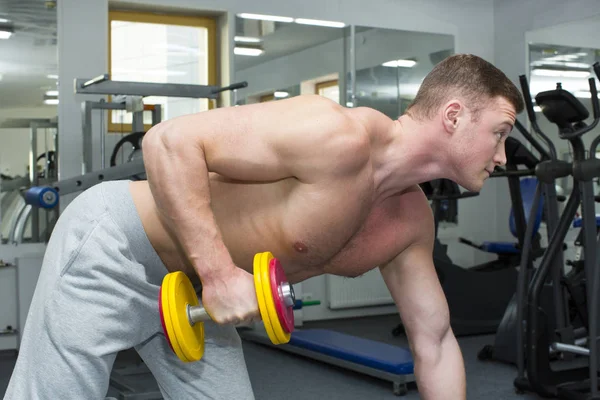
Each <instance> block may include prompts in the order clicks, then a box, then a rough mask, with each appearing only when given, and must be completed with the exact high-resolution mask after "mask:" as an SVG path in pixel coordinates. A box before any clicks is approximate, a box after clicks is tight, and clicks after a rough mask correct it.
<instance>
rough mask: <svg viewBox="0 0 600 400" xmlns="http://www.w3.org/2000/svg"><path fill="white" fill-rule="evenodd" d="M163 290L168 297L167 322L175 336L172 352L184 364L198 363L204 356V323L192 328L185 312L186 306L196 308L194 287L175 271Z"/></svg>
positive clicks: (186, 311) (198, 323) (196, 297)
mask: <svg viewBox="0 0 600 400" xmlns="http://www.w3.org/2000/svg"><path fill="white" fill-rule="evenodd" d="M165 289H166V293H167V296H168V304H167V307H168V309H169V315H170V318H169V320H170V321H171V324H172V330H173V332H174V334H175V336H174V339H175V340H172V341H174V342H177V345H178V346H173V347H174V350H175V352H176V353H177V356H178V357H179V358H180V359H181V360H182V361H184V362H193V361H198V360H200V359H201V358H202V356H203V355H204V323H202V322H197V323H195V324H194V325H193V326H192V325H191V324H190V321H189V319H188V310H187V306H188V304H189V305H190V306H198V296H196V292H195V291H194V287H193V286H192V283H191V282H190V280H189V279H188V277H187V276H186V275H185V274H184V273H183V272H181V271H177V272H173V273H172V277H171V278H170V279H169V280H168V281H167V286H166V287H165V288H163V290H165ZM177 347H179V349H177ZM177 350H179V351H177Z"/></svg>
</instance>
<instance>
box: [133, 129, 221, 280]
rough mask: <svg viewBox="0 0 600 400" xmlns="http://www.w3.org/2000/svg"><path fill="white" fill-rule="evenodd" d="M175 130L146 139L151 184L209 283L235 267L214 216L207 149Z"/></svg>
mask: <svg viewBox="0 0 600 400" xmlns="http://www.w3.org/2000/svg"><path fill="white" fill-rule="evenodd" d="M171 125H172V123H170V122H166V123H165V124H164V125H163V126H157V127H155V128H154V130H151V131H149V132H148V134H146V137H145V138H144V143H143V146H144V164H145V167H146V174H147V177H148V183H149V186H150V190H151V191H152V195H153V197H154V201H155V202H156V205H157V208H158V211H159V215H160V217H161V219H162V220H163V222H164V223H165V225H166V226H167V228H168V229H169V230H170V231H171V232H172V233H173V234H174V235H175V237H176V238H177V240H178V242H179V244H180V245H181V247H182V248H183V250H184V252H185V255H186V257H187V258H188V259H189V261H190V262H191V263H192V265H193V267H194V269H195V270H196V272H197V273H198V275H199V276H200V278H201V279H202V280H203V281H205V282H206V281H208V280H210V279H211V278H212V277H213V276H215V273H216V272H222V271H218V269H219V268H221V267H230V266H232V265H233V264H232V262H231V258H230V255H229V253H228V251H227V248H226V247H225V245H224V243H223V240H222V237H221V233H220V230H219V228H218V226H217V223H216V221H215V217H214V214H213V212H212V208H211V204H210V185H209V180H208V167H207V165H206V160H205V157H204V154H203V151H202V148H199V146H197V145H194V144H193V143H189V142H187V141H186V140H185V138H184V136H185V135H183V134H182V133H181V131H177V130H176V129H173V128H171V129H169V126H171ZM168 130H172V131H168Z"/></svg>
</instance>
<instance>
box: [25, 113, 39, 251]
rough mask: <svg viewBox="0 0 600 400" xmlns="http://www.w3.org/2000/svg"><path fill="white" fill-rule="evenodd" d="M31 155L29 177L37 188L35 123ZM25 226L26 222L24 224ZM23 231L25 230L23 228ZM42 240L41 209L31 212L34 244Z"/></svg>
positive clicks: (36, 132)
mask: <svg viewBox="0 0 600 400" xmlns="http://www.w3.org/2000/svg"><path fill="white" fill-rule="evenodd" d="M30 135H31V154H30V157H31V159H30V162H29V168H30V171H29V176H30V178H31V185H32V186H37V185H39V176H38V170H37V154H38V140H37V139H38V124H37V123H35V122H32V123H31V131H30ZM23 225H25V222H23ZM23 231H25V228H24V227H23ZM39 240H40V213H39V209H38V208H36V209H34V210H31V241H32V242H34V243H37V242H39Z"/></svg>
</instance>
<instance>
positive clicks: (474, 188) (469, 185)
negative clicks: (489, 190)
mask: <svg viewBox="0 0 600 400" xmlns="http://www.w3.org/2000/svg"><path fill="white" fill-rule="evenodd" d="M484 183H485V181H484V180H482V181H481V182H465V183H464V184H463V185H460V186H462V187H463V188H465V189H466V190H468V191H469V192H476V193H479V192H480V191H481V189H482V188H483V185H484Z"/></svg>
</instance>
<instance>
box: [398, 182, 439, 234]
mask: <svg viewBox="0 0 600 400" xmlns="http://www.w3.org/2000/svg"><path fill="white" fill-rule="evenodd" d="M392 199H393V200H392V202H393V203H392V204H391V205H390V206H391V207H394V208H395V210H396V216H397V218H398V219H397V221H398V223H399V224H400V225H401V226H402V229H403V230H405V229H407V230H409V232H411V235H410V236H411V240H410V242H411V243H412V242H429V241H430V240H431V241H432V240H433V234H434V226H433V213H432V210H431V207H430V205H429V201H428V200H427V197H426V196H425V193H423V190H422V189H421V188H420V187H419V185H414V186H410V187H409V188H407V189H405V190H404V191H402V192H401V193H399V194H398V195H396V196H393V197H392Z"/></svg>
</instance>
